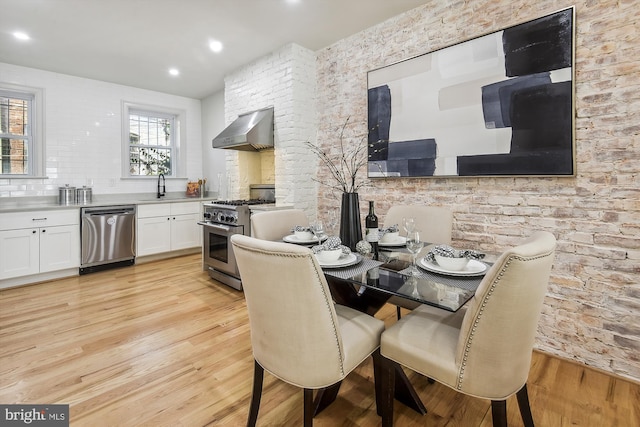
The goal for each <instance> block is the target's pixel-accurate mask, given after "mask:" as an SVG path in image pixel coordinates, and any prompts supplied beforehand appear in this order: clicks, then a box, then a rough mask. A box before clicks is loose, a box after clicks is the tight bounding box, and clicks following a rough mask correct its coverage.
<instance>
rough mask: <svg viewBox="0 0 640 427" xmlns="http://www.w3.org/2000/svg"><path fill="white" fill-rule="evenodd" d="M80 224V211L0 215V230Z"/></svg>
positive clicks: (67, 210) (64, 210) (63, 210)
mask: <svg viewBox="0 0 640 427" xmlns="http://www.w3.org/2000/svg"><path fill="white" fill-rule="evenodd" d="M77 224H80V209H61V210H50V211H29V212H8V213H3V214H0V230H18V229H21V228H32V227H52V226H58V225H77Z"/></svg>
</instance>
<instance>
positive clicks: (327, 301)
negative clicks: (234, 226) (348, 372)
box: [243, 247, 345, 377]
mask: <svg viewBox="0 0 640 427" xmlns="http://www.w3.org/2000/svg"><path fill="white" fill-rule="evenodd" d="M243 248H244V249H245V250H248V251H254V252H260V253H263V254H266V255H269V256H275V257H285V258H307V257H309V256H310V255H309V254H290V253H282V252H272V251H264V250H259V249H253V248H246V247H243ZM315 273H316V279H318V282H319V283H322V278H321V277H324V273H320V272H318V269H317V268H315ZM321 274H322V276H321ZM320 289H321V291H322V294H323V296H324V303H325V305H326V306H327V309H328V310H329V311H331V307H330V306H329V304H332V301H333V300H332V299H331V298H330V297H328V296H327V294H326V292H325V291H324V290H325V288H324V286H321V287H320ZM331 320H332V326H333V337H334V338H335V345H336V347H337V349H338V354H339V356H340V360H339V361H338V362H339V363H338V366H340V375H341V376H342V377H344V376H345V373H344V354H343V353H342V348H341V347H340V337H339V336H338V326H337V325H336V324H335V322H333V319H331Z"/></svg>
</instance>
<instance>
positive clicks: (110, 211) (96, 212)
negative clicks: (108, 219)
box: [82, 207, 136, 216]
mask: <svg viewBox="0 0 640 427" xmlns="http://www.w3.org/2000/svg"><path fill="white" fill-rule="evenodd" d="M135 213H136V210H135V208H133V207H123V208H102V209H100V208H93V209H83V210H82V215H83V216H110V215H135Z"/></svg>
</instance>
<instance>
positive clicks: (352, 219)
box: [340, 193, 362, 251]
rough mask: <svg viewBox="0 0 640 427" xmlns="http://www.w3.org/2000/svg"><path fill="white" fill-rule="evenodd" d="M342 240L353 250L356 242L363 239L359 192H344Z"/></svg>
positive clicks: (341, 214)
mask: <svg viewBox="0 0 640 427" xmlns="http://www.w3.org/2000/svg"><path fill="white" fill-rule="evenodd" d="M340 240H342V244H343V245H345V246H348V247H349V248H350V249H351V250H352V251H355V250H356V244H357V243H358V242H359V241H360V240H362V228H361V227H360V201H359V199H358V193H342V206H341V210H340Z"/></svg>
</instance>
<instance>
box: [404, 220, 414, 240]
mask: <svg viewBox="0 0 640 427" xmlns="http://www.w3.org/2000/svg"><path fill="white" fill-rule="evenodd" d="M402 228H404V231H405V232H406V233H407V237H409V233H412V232H414V231H415V230H416V222H415V220H414V219H413V218H402Z"/></svg>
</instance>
